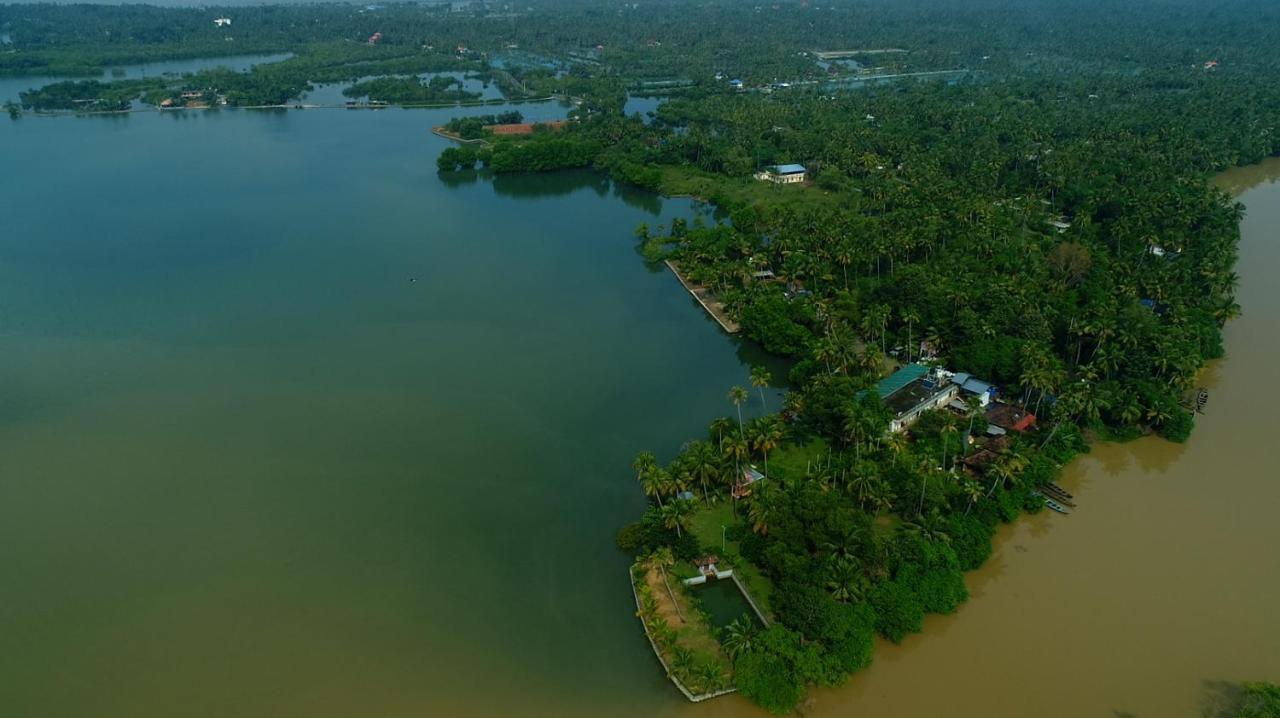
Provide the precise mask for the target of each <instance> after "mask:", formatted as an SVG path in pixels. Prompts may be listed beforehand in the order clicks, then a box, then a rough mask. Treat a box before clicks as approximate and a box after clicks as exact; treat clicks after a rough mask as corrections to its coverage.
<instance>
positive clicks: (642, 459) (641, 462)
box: [631, 451, 658, 481]
mask: <svg viewBox="0 0 1280 718" xmlns="http://www.w3.org/2000/svg"><path fill="white" fill-rule="evenodd" d="M631 468H632V469H635V472H636V480H637V481H639V480H640V479H641V478H643V477H644V475H645V474H648V473H650V472H652V471H653V470H654V469H656V468H658V457H656V456H654V455H653V452H652V451H641V452H640V453H638V454H636V458H635V460H634V461H632V462H631Z"/></svg>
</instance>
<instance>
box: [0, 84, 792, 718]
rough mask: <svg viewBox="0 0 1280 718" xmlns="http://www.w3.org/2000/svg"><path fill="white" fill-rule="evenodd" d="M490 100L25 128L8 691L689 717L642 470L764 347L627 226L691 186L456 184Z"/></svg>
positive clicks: (1, 614)
mask: <svg viewBox="0 0 1280 718" xmlns="http://www.w3.org/2000/svg"><path fill="white" fill-rule="evenodd" d="M528 107H530V106H521V109H522V111H525V112H526V114H528V110H527V108H528ZM536 107H538V108H545V109H547V111H550V108H558V109H559V112H560V113H561V114H560V116H563V112H564V109H563V108H559V107H558V105H555V104H553V103H544V104H541V105H537V106H536ZM504 109H508V108H507V107H504V106H495V107H480V108H469V109H468V110H439V111H434V110H433V111H405V110H397V109H388V110H383V111H376V112H373V111H363V112H351V111H347V110H341V109H338V110H304V111H265V112H261V111H208V112H186V113H166V114H157V113H146V114H139V115H132V116H100V117H90V118H76V117H59V118H36V117H25V118H22V119H21V120H17V121H10V120H8V119H5V120H4V122H3V123H2V125H0V156H3V157H5V158H6V168H7V170H8V171H6V172H5V173H3V175H0V216H3V217H4V231H3V233H0V331H3V337H4V350H3V351H2V352H0V381H3V386H4V390H3V392H0V447H3V451H0V573H2V574H3V575H4V577H5V579H4V581H3V582H0V637H2V638H0V696H3V697H4V698H3V704H4V706H5V710H4V714H5V715H6V716H14V717H23V718H25V717H26V716H32V717H46V716H87V715H92V716H95V718H110V717H115V716H120V717H125V716H128V717H129V718H137V717H139V716H177V715H181V716H184V717H189V718H196V717H198V716H218V717H220V718H221V717H225V716H229V715H235V716H272V717H276V718H278V717H280V716H308V717H309V718H315V717H317V716H351V715H381V716H397V715H405V716H407V715H422V714H424V713H425V714H436V715H477V716H481V715H503V714H505V715H516V714H519V715H546V716H552V715H596V714H598V711H599V709H600V706H606V705H607V706H618V707H619V708H618V711H617V713H616V714H619V715H636V716H640V715H651V714H653V713H655V712H660V711H663V710H671V709H678V708H680V707H681V704H682V703H683V701H684V699H683V698H682V697H681V696H680V695H679V694H678V693H676V692H675V691H674V690H672V687H671V685H670V683H669V682H667V681H666V679H665V678H664V677H663V675H662V674H661V672H660V669H659V667H658V664H657V662H656V660H655V659H654V657H653V654H652V652H651V651H650V649H649V646H648V644H647V642H645V640H644V638H643V635H642V633H641V630H640V624H639V622H638V621H637V620H636V619H635V616H634V607H633V606H632V603H631V602H632V598H631V594H630V588H629V586H628V583H627V579H626V568H627V565H628V563H629V558H628V557H626V556H624V555H622V554H621V553H620V552H618V551H617V549H616V548H615V547H614V545H613V538H614V535H615V532H616V531H617V529H618V528H619V527H620V526H621V525H623V524H624V523H625V522H628V521H631V520H634V519H635V518H636V517H637V516H638V515H639V513H640V511H641V510H642V508H643V506H644V500H643V497H642V495H641V494H640V492H639V490H638V487H637V486H636V484H635V481H634V477H633V475H632V472H631V469H630V463H631V459H632V457H633V456H634V455H635V453H636V452H637V451H639V450H641V449H646V448H652V449H654V450H656V451H658V452H659V454H660V455H661V456H666V457H669V456H670V455H672V454H673V453H674V452H675V450H676V449H677V448H678V447H679V445H680V443H681V442H683V441H684V440H686V439H687V438H690V437H693V436H695V435H697V434H698V433H699V432H700V431H701V430H702V429H703V428H704V427H705V426H706V424H707V422H708V421H709V420H710V419H712V418H713V417H715V416H718V415H727V414H729V413H731V412H732V411H733V407H732V405H731V404H730V403H729V402H728V401H727V399H726V393H727V391H728V389H729V387H730V386H732V385H734V384H745V383H746V380H747V366H748V364H749V363H754V362H759V361H761V360H762V359H761V357H759V355H758V354H756V353H754V350H753V349H752V348H751V347H750V346H749V345H745V344H742V343H740V342H738V341H736V340H733V339H731V338H729V337H726V336H725V335H723V334H722V333H721V332H720V331H719V330H718V329H717V328H716V325H715V324H714V322H712V321H711V319H710V318H709V317H707V316H706V315H705V314H704V313H703V312H702V311H701V309H699V308H698V307H697V305H696V303H695V302H694V300H693V299H692V298H691V297H690V296H689V295H688V294H687V293H686V292H685V291H684V290H683V289H682V288H681V287H680V285H679V283H678V282H677V281H676V280H675V278H674V277H673V276H671V275H670V273H668V272H666V271H665V270H664V271H656V270H651V269H649V268H646V266H645V264H644V263H643V262H642V261H641V258H640V257H639V255H638V254H637V252H636V249H635V244H636V243H635V238H634V236H633V234H632V232H633V229H634V228H635V227H636V226H637V225H638V224H639V223H641V222H648V223H649V224H650V225H656V224H659V223H666V224H669V223H670V221H671V219H673V218H674V217H677V216H682V217H689V216H691V215H694V214H697V213H698V212H700V211H704V210H699V209H697V208H695V207H694V206H693V205H691V204H690V203H689V202H688V201H685V200H664V199H661V198H658V197H656V196H654V195H651V194H647V193H640V192H634V191H631V190H627V189H624V188H620V187H617V186H615V185H612V184H611V183H610V182H608V181H607V180H605V179H603V178H601V177H600V176H599V175H596V174H592V173H588V172H580V173H562V174H556V175H549V176H532V177H527V176H526V177H502V178H499V179H498V180H496V181H490V180H487V179H483V178H478V177H476V176H474V175H459V176H455V177H452V178H449V181H447V182H446V181H442V178H441V177H439V176H438V175H437V173H436V170H435V164H434V162H435V158H436V155H437V154H438V153H439V151H440V150H441V149H443V148H444V147H445V146H446V145H445V141H444V140H442V139H440V138H437V137H435V136H433V135H432V134H431V133H430V131H429V130H430V128H431V127H432V126H433V125H438V124H442V123H443V122H445V121H446V120H447V119H448V118H449V117H452V116H455V115H457V114H484V113H490V112H495V111H502V110H504ZM776 373H779V374H781V370H780V369H779V370H778V372H776Z"/></svg>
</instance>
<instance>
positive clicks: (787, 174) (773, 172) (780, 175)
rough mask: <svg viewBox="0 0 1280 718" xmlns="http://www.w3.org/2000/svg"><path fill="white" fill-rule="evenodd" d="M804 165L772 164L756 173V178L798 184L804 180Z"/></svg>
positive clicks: (776, 182)
mask: <svg viewBox="0 0 1280 718" xmlns="http://www.w3.org/2000/svg"><path fill="white" fill-rule="evenodd" d="M805 174H806V170H805V168H804V165H774V166H772V167H769V168H766V169H763V170H760V171H759V172H757V173H756V179H758V180H761V181H764V182H772V183H774V184H798V183H800V182H804V179H805Z"/></svg>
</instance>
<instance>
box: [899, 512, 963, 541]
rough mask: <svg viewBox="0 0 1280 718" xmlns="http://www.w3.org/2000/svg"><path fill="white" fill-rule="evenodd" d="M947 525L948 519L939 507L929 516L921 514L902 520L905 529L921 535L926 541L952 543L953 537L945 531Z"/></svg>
mask: <svg viewBox="0 0 1280 718" xmlns="http://www.w3.org/2000/svg"><path fill="white" fill-rule="evenodd" d="M945 527H946V521H945V520H944V519H943V518H942V514H941V513H939V512H938V510H937V509H934V510H933V511H930V512H929V515H928V516H925V515H923V514H921V515H920V516H917V517H916V518H914V519H912V520H910V521H903V522H902V528H903V530H904V531H906V532H907V533H910V534H914V535H916V536H919V537H920V538H922V539H924V540H925V541H930V542H935V543H951V537H950V536H948V535H947V534H946V532H945V531H943V529H944V528H945Z"/></svg>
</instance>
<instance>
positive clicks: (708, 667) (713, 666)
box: [693, 660, 724, 693]
mask: <svg viewBox="0 0 1280 718" xmlns="http://www.w3.org/2000/svg"><path fill="white" fill-rule="evenodd" d="M693 676H694V678H696V679H697V681H698V684H699V685H700V686H701V687H702V692H703V693H710V692H711V691H714V690H715V689H717V688H719V687H720V683H721V681H723V679H724V674H723V673H722V672H721V671H720V666H719V665H718V664H717V663H716V662H715V661H713V660H712V661H705V662H703V663H699V664H698V665H697V667H696V668H694V669H693Z"/></svg>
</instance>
